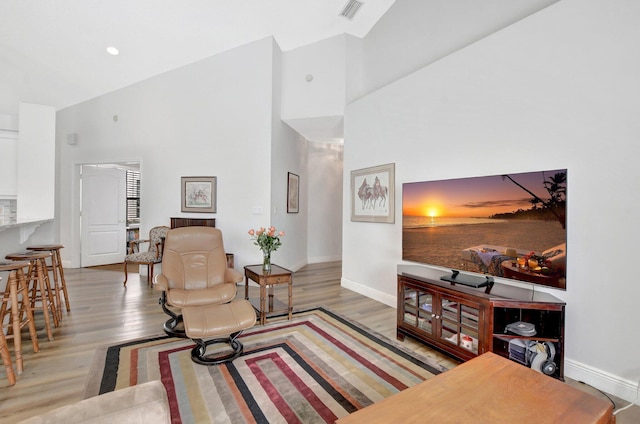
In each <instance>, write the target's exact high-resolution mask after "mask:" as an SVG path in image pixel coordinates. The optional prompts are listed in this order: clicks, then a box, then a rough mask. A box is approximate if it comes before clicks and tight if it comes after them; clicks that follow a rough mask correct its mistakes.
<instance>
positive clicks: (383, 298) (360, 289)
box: [340, 277, 398, 308]
mask: <svg viewBox="0 0 640 424" xmlns="http://www.w3.org/2000/svg"><path fill="white" fill-rule="evenodd" d="M340 285H341V286H342V287H344V288H345V289H349V290H351V291H354V292H356V293H359V294H361V295H363V296H367V297H370V298H371V299H373V300H377V301H378V302H381V303H384V304H385V305H387V306H391V307H392V308H397V306H398V305H397V302H396V297H395V296H392V295H389V294H387V293H384V292H381V291H378V290H374V289H372V288H371V287H368V286H365V285H363V284H360V283H356V282H355V281H351V280H348V279H346V278H344V277H343V278H341V279H340Z"/></svg>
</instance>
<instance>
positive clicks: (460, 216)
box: [402, 169, 567, 290]
mask: <svg viewBox="0 0 640 424" xmlns="http://www.w3.org/2000/svg"><path fill="white" fill-rule="evenodd" d="M566 202H567V170H566V169H555V170H547V171H538V172H526V173H516V174H504V175H491V176H482V177H471V178H457V179H448V180H441V181H422V182H408V183H403V184H402V259H403V260H406V261H411V262H418V263H423V264H428V265H435V266H438V267H444V268H448V269H450V270H452V271H461V272H462V275H466V274H469V273H470V275H475V274H483V275H484V278H486V277H488V276H491V279H492V278H493V276H496V277H502V278H507V279H513V280H519V281H524V282H528V283H534V284H540V285H544V286H548V287H554V288H557V289H562V290H566V284H567V281H566V251H567V225H566V224H567V220H566ZM455 274H456V273H453V275H455Z"/></svg>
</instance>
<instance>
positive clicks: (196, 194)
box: [180, 177, 216, 213]
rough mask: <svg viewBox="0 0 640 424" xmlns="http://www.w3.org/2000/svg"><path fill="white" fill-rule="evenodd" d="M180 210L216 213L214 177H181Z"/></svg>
mask: <svg viewBox="0 0 640 424" xmlns="http://www.w3.org/2000/svg"><path fill="white" fill-rule="evenodd" d="M181 182H182V184H181V190H180V191H181V193H182V207H181V209H180V211H181V212H203V213H216V177H182V181H181Z"/></svg>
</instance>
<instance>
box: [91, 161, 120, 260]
mask: <svg viewBox="0 0 640 424" xmlns="http://www.w3.org/2000/svg"><path fill="white" fill-rule="evenodd" d="M126 178H127V177H126V171H125V170H124V169H117V168H101V167H98V166H90V165H86V166H83V167H82V211H81V255H80V266H82V267H85V266H96V265H106V264H113V263H118V262H122V260H123V259H124V256H125V253H126V226H127V217H126V202H127V199H126V189H127V181H126Z"/></svg>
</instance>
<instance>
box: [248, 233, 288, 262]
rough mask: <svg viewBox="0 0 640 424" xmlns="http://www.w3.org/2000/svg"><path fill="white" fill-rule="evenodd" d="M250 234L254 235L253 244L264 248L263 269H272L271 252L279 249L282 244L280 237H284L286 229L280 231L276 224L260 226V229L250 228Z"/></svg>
mask: <svg viewBox="0 0 640 424" xmlns="http://www.w3.org/2000/svg"><path fill="white" fill-rule="evenodd" d="M249 235H250V236H251V237H252V240H253V244H255V245H256V246H258V247H259V248H260V250H262V270H263V271H265V272H269V271H271V252H273V251H274V250H278V247H280V246H281V245H282V242H281V241H280V237H284V231H280V232H278V231H277V230H276V227H274V226H271V227H269V228H264V227H260V229H258V230H254V229H251V230H249Z"/></svg>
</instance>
